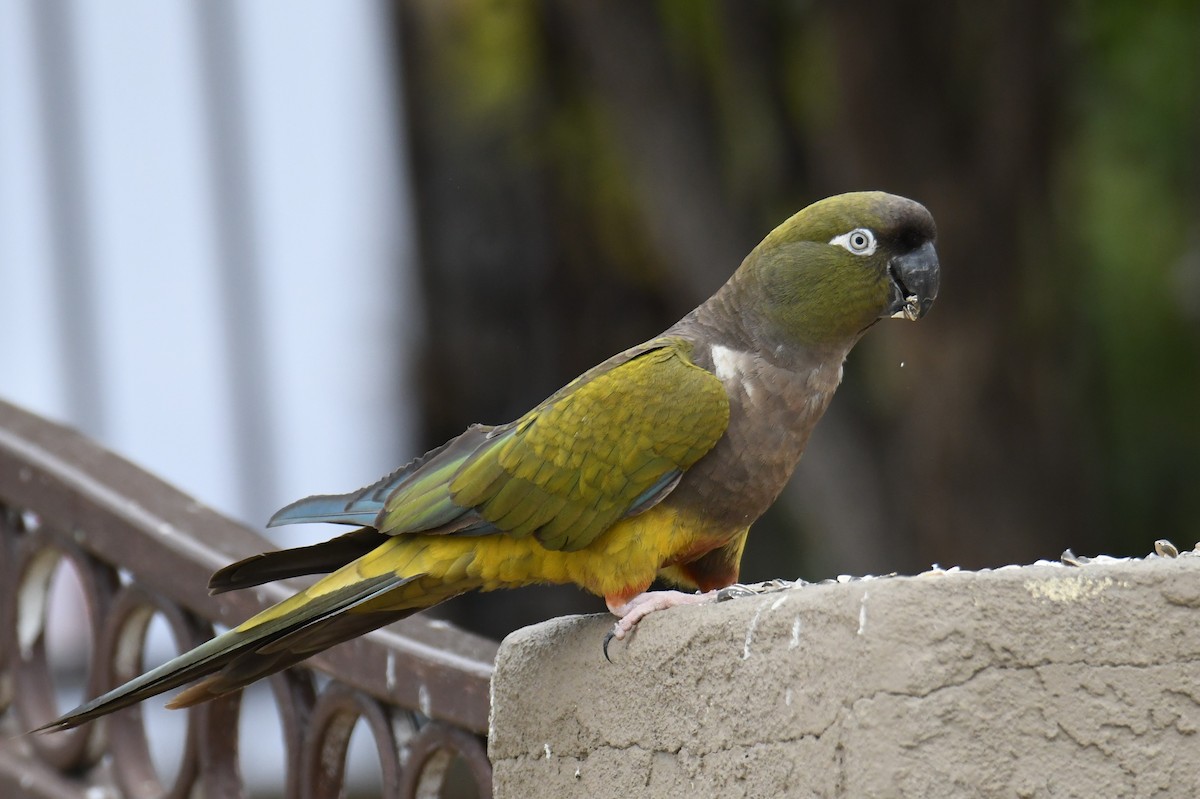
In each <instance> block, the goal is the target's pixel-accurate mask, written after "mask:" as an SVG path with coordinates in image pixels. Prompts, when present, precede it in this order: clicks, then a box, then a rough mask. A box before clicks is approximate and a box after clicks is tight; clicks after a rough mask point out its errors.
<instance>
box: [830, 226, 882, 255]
mask: <svg viewBox="0 0 1200 799" xmlns="http://www.w3.org/2000/svg"><path fill="white" fill-rule="evenodd" d="M829 243H830V244H836V245H838V246H839V247H845V248H846V250H847V252H851V253H853V254H855V255H873V254H874V253H875V247H876V242H875V234H874V233H872V232H871V231H869V230H867V229H866V228H865V227H860V228H855V229H854V230H851V231H850V232H849V233H843V234H841V235H840V236H834V237H833V238H832V239H830V240H829Z"/></svg>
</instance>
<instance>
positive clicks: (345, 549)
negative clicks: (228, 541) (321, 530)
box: [208, 527, 389, 594]
mask: <svg viewBox="0 0 1200 799" xmlns="http://www.w3.org/2000/svg"><path fill="white" fill-rule="evenodd" d="M388 538H389V536H386V535H384V534H383V533H381V532H379V531H378V530H375V529H373V528H370V527H362V528H360V529H358V530H355V531H354V532H351V533H346V534H345V535H342V536H338V537H337V538H334V539H331V540H329V541H324V542H322V543H320V544H313V545H312V546H308V547H294V548H293V549H284V550H280V551H277V552H264V553H262V554H261V555H254V556H253V557H249V558H246V559H245V560H239V561H238V562H237V563H233V564H230V565H229V566H226V567H225V568H223V569H218V570H217V571H216V572H215V573H214V574H213V576H212V578H211V579H210V580H209V581H208V593H210V594H223V593H225V592H226V591H233V590H236V589H239V588H250V587H252V586H255V585H262V584H263V583H269V582H272V581H274V580H284V579H287V578H288V577H299V576H301V575H304V574H325V573H328V572H332V571H336V570H337V569H340V568H341V567H343V566H345V565H346V564H347V563H349V562H350V561H352V560H357V559H358V558H360V557H362V556H363V555H365V554H367V553H368V552H370V551H371V550H373V549H375V548H376V547H378V546H379V545H380V544H382V543H384V542H385V541H387V540H388Z"/></svg>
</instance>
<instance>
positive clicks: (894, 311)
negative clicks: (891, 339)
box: [884, 241, 941, 321]
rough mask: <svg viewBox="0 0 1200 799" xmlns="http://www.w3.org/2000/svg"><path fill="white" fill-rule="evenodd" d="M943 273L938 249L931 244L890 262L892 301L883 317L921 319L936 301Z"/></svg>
mask: <svg viewBox="0 0 1200 799" xmlns="http://www.w3.org/2000/svg"><path fill="white" fill-rule="evenodd" d="M940 273H941V268H940V267H939V266H938V257H937V250H935V249H933V242H931V241H929V242H926V243H925V244H923V245H921V246H920V247H918V248H917V249H915V250H913V251H912V252H909V253H905V254H904V255H897V256H896V257H895V258H893V259H892V260H891V261H890V262H889V263H888V274H889V275H890V276H891V278H892V302H891V304H890V305H888V307H887V310H886V311H884V315H885V316H890V317H892V318H894V319H908V320H910V321H916V320H917V319H920V318H921V317H922V316H924V315H925V314H926V312H928V311H929V309H930V307H931V306H932V305H933V301H934V300H935V299H937V293H938V277H939V275H940Z"/></svg>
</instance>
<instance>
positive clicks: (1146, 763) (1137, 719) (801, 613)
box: [489, 553, 1200, 799]
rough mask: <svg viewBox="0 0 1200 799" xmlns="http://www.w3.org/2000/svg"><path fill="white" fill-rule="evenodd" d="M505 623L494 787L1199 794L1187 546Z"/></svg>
mask: <svg viewBox="0 0 1200 799" xmlns="http://www.w3.org/2000/svg"><path fill="white" fill-rule="evenodd" d="M611 623H612V620H611V618H610V617H608V616H575V617H567V618H562V619H557V620H554V621H550V622H546V623H545V624H540V625H537V626H535V627H529V628H526V629H524V630H519V631H517V632H515V633H513V634H512V635H510V636H509V637H508V638H507V639H506V640H505V641H504V643H503V645H502V646H501V649H500V654H499V658H498V660H497V664H496V673H495V678H494V680H493V685H492V730H491V737H490V741H489V749H490V753H491V757H492V760H493V763H494V765H495V795H496V797H497V798H498V799H538V797H566V796H587V797H589V799H603V798H604V797H620V798H621V799H629V797H633V796H638V797H643V796H644V797H658V796H662V797H668V796H669V797H678V796H720V797H722V799H733V797H774V796H800V797H976V796H979V797H1088V799H1095V797H1196V796H1200V556H1198V555H1195V554H1191V553H1185V554H1184V555H1183V556H1180V557H1178V558H1160V557H1151V558H1149V559H1146V560H1129V561H1115V562H1103V563H1101V562H1092V563H1088V564H1085V565H1082V566H1078V567H1068V566H1063V565H1061V564H1039V565H1034V566H1025V567H1021V568H1016V567H1008V568H1005V569H999V570H996V571H985V572H953V571H952V572H949V573H946V572H940V573H929V574H925V575H920V576H917V577H884V578H877V579H866V580H859V581H851V582H844V583H822V584H815V585H805V586H801V587H796V588H790V589H786V590H783V591H777V592H773V593H765V594H761V595H755V596H750V597H743V598H739V599H735V600H731V601H728V602H722V603H719V604H710V605H704V606H695V607H683V608H676V609H672V610H670V611H666V612H662V613H656V614H653V615H652V616H650V617H648V618H647V619H645V620H644V621H643V622H642V623H641V625H640V626H639V627H638V629H637V630H636V631H635V633H634V634H633V636H632V637H631V638H630V639H628V640H627V641H625V642H614V643H613V646H612V647H611V649H610V654H611V655H612V658H613V663H612V664H609V663H607V662H605V660H604V656H603V655H602V654H601V651H600V644H601V641H602V639H603V637H604V634H605V632H607V631H608V629H609V628H610V627H611Z"/></svg>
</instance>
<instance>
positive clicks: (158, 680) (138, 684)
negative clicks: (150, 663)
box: [34, 572, 424, 732]
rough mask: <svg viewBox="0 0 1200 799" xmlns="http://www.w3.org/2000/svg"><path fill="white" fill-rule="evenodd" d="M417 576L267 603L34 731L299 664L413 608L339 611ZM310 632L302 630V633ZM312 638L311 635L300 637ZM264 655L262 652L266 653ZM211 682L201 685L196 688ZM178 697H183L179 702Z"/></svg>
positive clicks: (199, 697)
mask: <svg viewBox="0 0 1200 799" xmlns="http://www.w3.org/2000/svg"><path fill="white" fill-rule="evenodd" d="M423 576H424V575H422V574H416V575H408V576H401V575H397V574H395V573H393V572H387V573H385V574H381V575H378V576H376V577H371V578H368V579H364V580H361V581H358V582H355V583H353V584H351V585H348V586H346V587H345V588H342V589H340V590H335V591H330V592H329V593H327V594H324V595H319V596H312V597H309V598H307V599H306V600H305V601H303V602H300V603H299V604H297V605H296V606H295V607H293V608H291V609H290V610H286V611H284V612H280V610H281V609H283V606H285V605H287V604H289V603H291V602H292V601H293V600H295V599H296V598H295V597H293V600H287V601H285V602H284V603H281V604H280V605H276V606H275V607H273V608H269V609H267V610H265V611H263V612H262V613H260V614H259V615H258V616H256V617H254V618H253V619H250V620H249V621H248V622H246V623H245V624H242V625H241V626H240V627H236V628H234V629H232V630H230V631H228V632H226V633H222V634H221V635H219V636H217V637H216V638H214V639H212V640H211V641H208V642H207V643H203V644H201V645H200V646H198V647H196V648H195V649H192V650H191V651H189V652H185V653H183V654H181V655H179V656H178V657H176V658H174V659H173V660H170V661H168V662H166V663H164V664H163V665H161V666H159V667H158V668H155V669H152V670H150V671H148V672H146V673H145V674H143V675H141V676H140V677H135V678H134V679H132V680H130V681H129V682H127V683H125V684H124V685H122V686H119V687H117V688H114V689H113V690H111V691H109V692H108V693H105V694H102V695H101V696H98V697H96V698H95V699H93V700H91V701H90V702H86V703H85V704H83V705H80V706H79V707H78V708H76V709H75V710H73V711H71V712H70V713H67V714H65V715H64V716H62V717H61V718H58V719H56V720H55V721H52V722H50V723H49V724H45V725H43V726H41V727H38V728H37V729H36V730H34V732H44V731H54V730H67V729H71V728H72V727H78V726H79V725H80V724H83V723H85V722H88V721H91V720H92V719H95V718H99V717H100V716H104V715H106V714H108V713H111V712H113V711H115V710H120V709H121V708H124V707H128V706H129V705H133V704H136V703H138V702H141V701H142V700H143V699H148V698H150V697H152V696H157V695H158V694H161V693H163V692H165V691H169V690H171V689H172V688H177V687H178V686H180V685H183V684H184V683H188V682H191V681H192V680H195V679H198V678H200V677H204V676H206V675H209V674H213V673H214V672H220V674H217V675H216V676H214V677H212V678H210V679H209V680H206V681H205V682H204V683H201V684H200V685H197V686H195V688H193V689H189V690H188V691H185V692H183V693H182V694H181V695H180V697H179V698H177V699H176V700H175V701H174V702H172V703H171V705H170V706H172V707H184V706H187V705H191V704H195V703H196V702H199V701H204V700H205V699H212V698H214V697H216V696H219V695H220V694H223V693H227V692H229V691H232V690H236V689H237V688H240V687H242V686H243V685H246V684H248V683H250V682H253V681H254V680H256V679H259V678H260V677H265V676H266V675H268V674H272V673H274V672H276V671H279V670H281V669H284V668H287V667H288V666H290V665H292V664H294V663H297V662H299V661H301V660H303V659H304V658H306V657H308V656H310V655H312V654H313V653H314V652H316V651H318V650H319V649H324V648H326V647H328V646H332V645H333V644H334V643H337V642H340V641H344V640H346V639H348V638H353V637H354V636H357V635H362V634H363V633H365V632H368V631H370V630H373V629H375V628H377V627H380V626H382V625H384V624H387V623H389V622H391V621H394V620H395V619H397V618H400V617H402V616H404V615H407V614H408V613H410V612H413V611H415V610H417V609H418V608H413V609H412V610H403V611H397V612H384V613H364V614H362V615H361V616H360V617H358V618H361V619H362V621H358V618H356V619H353V623H352V621H351V619H348V618H345V617H344V616H343V614H345V613H346V611H349V610H351V609H352V608H354V607H356V606H359V605H362V604H363V603H364V602H368V601H370V600H372V599H375V598H376V597H378V596H380V595H381V594H384V593H387V592H388V591H391V590H393V589H395V588H398V587H400V586H402V585H405V584H406V583H410V582H412V581H413V580H416V579H419V578H420V577H423ZM334 617H338V623H336V624H327V625H324V629H323V630H321V631H320V632H318V631H317V630H314V629H313V628H314V627H316V626H318V625H321V624H322V623H323V622H326V621H329V620H331V619H333V618H334ZM306 632H307V636H305V635H304V634H305V633H306ZM306 637H307V638H309V639H310V640H305V639H306ZM284 640H290V641H291V642H292V643H293V645H297V644H304V645H302V646H295V648H294V649H293V650H281V649H279V648H275V651H273V652H272V651H270V650H271V649H272V646H271V645H272V644H275V643H277V642H280V641H284ZM264 651H265V654H260V653H261V652H264ZM205 685H207V686H208V687H206V688H203V689H201V686H205ZM180 700H183V701H180Z"/></svg>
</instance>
